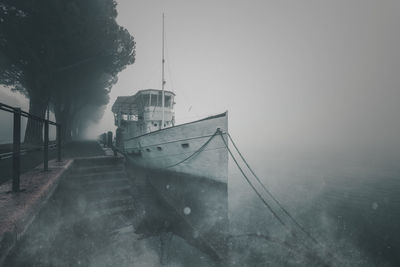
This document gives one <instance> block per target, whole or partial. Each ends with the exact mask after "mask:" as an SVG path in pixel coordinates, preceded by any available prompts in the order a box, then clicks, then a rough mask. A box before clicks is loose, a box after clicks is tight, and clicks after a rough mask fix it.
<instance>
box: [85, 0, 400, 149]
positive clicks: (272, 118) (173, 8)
mask: <svg viewBox="0 0 400 267" xmlns="http://www.w3.org/2000/svg"><path fill="white" fill-rule="evenodd" d="M118 3H119V5H118V12H119V16H118V19H117V20H118V22H119V23H120V24H121V25H122V26H124V27H126V28H127V29H128V30H129V31H130V33H131V34H132V35H133V36H134V37H135V40H136V42H137V51H136V62H135V63H134V64H133V65H131V66H129V67H128V68H127V69H126V70H124V71H123V72H122V73H121V74H120V75H119V82H118V83H117V84H116V85H115V86H114V88H113V89H112V92H111V101H110V104H109V106H108V109H107V110H106V112H105V116H104V118H103V119H102V121H101V123H100V124H99V125H98V126H97V127H95V128H93V129H94V130H93V134H97V133H100V132H103V131H106V130H109V129H110V128H111V127H112V126H113V117H112V113H111V111H110V109H111V105H112V103H113V102H114V100H115V98H116V97H117V96H119V95H133V94H135V93H136V91H137V90H139V89H143V88H160V87H161V14H162V12H165V16H166V37H167V40H166V42H167V44H166V45H167V46H166V53H167V54H166V60H167V63H166V68H167V69H166V80H167V84H166V89H167V90H172V91H174V92H175V93H176V94H177V97H176V103H177V104H176V109H175V110H176V119H177V122H178V123H182V122H187V121H190V120H194V119H197V118H200V117H202V116H206V115H210V114H216V113H220V112H223V111H225V110H229V129H230V132H231V134H232V135H233V136H234V137H236V139H237V140H238V143H239V145H241V146H244V147H247V148H259V147H278V148H279V147H291V146H300V147H327V148H329V147H338V146H342V147H346V146H348V145H352V146H360V147H362V146H367V145H371V144H374V145H377V146H383V147H385V146H391V145H393V144H396V145H400V141H399V138H398V136H400V116H399V115H400V73H399V72H400V71H399V70H400V53H399V51H398V50H399V47H400V16H399V13H400V2H398V1H395V0H393V1H366V0H357V1H354V0H352V1H348V0H346V1H345V0H341V1H336V0H335V1H333V0H332V1H320V0H315V1H265V0H260V1H257V0H252V1H237V0H230V1H227V0H224V1H221V0H218V1H215V0H203V1H184V0H164V1H161V0H159V1H156V0H146V1H132V0H120V1H118ZM189 110H190V111H189Z"/></svg>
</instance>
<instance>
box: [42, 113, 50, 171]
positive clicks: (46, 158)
mask: <svg viewBox="0 0 400 267" xmlns="http://www.w3.org/2000/svg"><path fill="white" fill-rule="evenodd" d="M43 166H44V171H48V170H49V121H48V120H44V147H43Z"/></svg>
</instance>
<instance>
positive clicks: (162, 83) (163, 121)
mask: <svg viewBox="0 0 400 267" xmlns="http://www.w3.org/2000/svg"><path fill="white" fill-rule="evenodd" d="M164 39H165V34H164V13H163V14H162V81H161V88H162V101H161V103H162V104H161V105H162V122H161V129H163V128H164V123H165V115H164V109H165V94H164V86H165V79H164V64H165V59H164Z"/></svg>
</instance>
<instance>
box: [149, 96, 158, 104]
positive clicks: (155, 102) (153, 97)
mask: <svg viewBox="0 0 400 267" xmlns="http://www.w3.org/2000/svg"><path fill="white" fill-rule="evenodd" d="M150 106H152V107H155V106H157V95H156V94H151V103H150Z"/></svg>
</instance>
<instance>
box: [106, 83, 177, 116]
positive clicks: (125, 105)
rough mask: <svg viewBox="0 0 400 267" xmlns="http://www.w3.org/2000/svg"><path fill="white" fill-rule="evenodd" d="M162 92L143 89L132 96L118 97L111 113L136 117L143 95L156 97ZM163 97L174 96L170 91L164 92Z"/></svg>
mask: <svg viewBox="0 0 400 267" xmlns="http://www.w3.org/2000/svg"><path fill="white" fill-rule="evenodd" d="M161 93H162V90H159V89H143V90H140V91H138V92H137V93H136V94H134V95H132V96H119V97H117V99H116V100H115V102H114V104H113V106H112V109H111V110H112V112H113V113H117V114H126V115H137V114H138V113H139V110H140V109H141V108H142V107H143V106H144V104H143V102H144V96H145V95H150V94H151V95H158V94H161ZM164 94H165V96H175V94H174V93H173V92H171V91H166V90H165V91H164Z"/></svg>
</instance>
